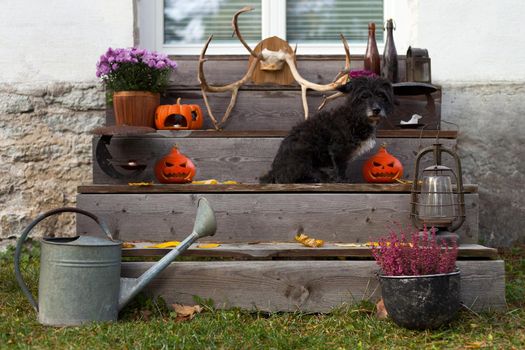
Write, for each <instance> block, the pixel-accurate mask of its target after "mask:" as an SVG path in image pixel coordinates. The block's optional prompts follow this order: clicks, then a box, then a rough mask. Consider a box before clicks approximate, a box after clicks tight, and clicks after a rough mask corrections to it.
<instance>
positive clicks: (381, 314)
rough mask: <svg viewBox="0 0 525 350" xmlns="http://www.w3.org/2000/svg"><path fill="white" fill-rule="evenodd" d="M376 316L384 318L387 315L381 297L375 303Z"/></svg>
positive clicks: (380, 318)
mask: <svg viewBox="0 0 525 350" xmlns="http://www.w3.org/2000/svg"><path fill="white" fill-rule="evenodd" d="M376 317H377V318H378V319H379V320H384V319H385V318H387V317H388V312H387V311H386V308H385V302H384V301H383V298H381V299H380V300H379V301H378V302H377V304H376Z"/></svg>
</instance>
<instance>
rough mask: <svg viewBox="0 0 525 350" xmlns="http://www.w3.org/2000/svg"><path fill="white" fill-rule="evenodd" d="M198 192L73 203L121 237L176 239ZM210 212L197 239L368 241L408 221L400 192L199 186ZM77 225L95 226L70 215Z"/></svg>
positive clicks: (471, 232)
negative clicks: (213, 223)
mask: <svg viewBox="0 0 525 350" xmlns="http://www.w3.org/2000/svg"><path fill="white" fill-rule="evenodd" d="M198 197H199V194H196V193H180V194H179V193H173V194H111V195H107V194H79V195H78V196H77V207H78V208H81V209H85V210H88V211H90V212H92V213H94V214H96V215H99V216H100V217H101V218H103V219H104V220H105V221H106V222H107V223H108V225H109V227H110V229H111V231H112V232H115V233H116V234H118V235H119V236H120V238H121V239H122V240H126V241H135V240H152V241H171V240H181V239H183V238H185V236H186V235H188V234H189V233H190V232H191V230H192V227H193V218H194V216H195V208H196V201H197V200H198ZM205 197H206V198H207V199H208V200H209V201H210V204H211V206H212V207H213V208H214V210H215V213H216V217H217V225H218V229H217V233H216V235H215V236H214V237H208V238H206V239H203V240H204V241H206V240H207V241H220V242H225V243H226V242H228V243H230V242H239V243H240V242H243V243H246V242H259V241H266V242H268V241H277V242H293V241H294V236H295V234H296V233H297V231H298V230H299V229H300V228H301V227H302V228H304V231H305V232H306V233H307V234H309V235H311V236H313V237H316V238H320V239H324V240H326V241H329V242H368V241H370V240H372V239H377V237H379V236H382V235H384V234H385V233H386V232H387V228H386V227H387V226H388V225H389V224H391V223H393V222H399V223H400V224H402V225H405V226H408V225H410V224H411V221H410V218H409V202H410V195H409V194H403V193H369V194H364V193H255V194H252V193H207V194H205ZM465 202H466V221H465V223H464V224H463V225H462V227H461V228H460V229H459V230H458V233H459V235H460V237H461V243H477V240H478V195H477V194H474V193H473V194H466V195H465ZM77 232H79V234H85V233H90V234H94V233H97V232H98V233H99V234H101V232H100V229H99V228H98V227H97V225H96V224H94V223H93V222H92V220H89V219H87V218H84V217H82V216H79V217H78V218H77Z"/></svg>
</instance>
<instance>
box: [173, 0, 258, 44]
mask: <svg viewBox="0 0 525 350" xmlns="http://www.w3.org/2000/svg"><path fill="white" fill-rule="evenodd" d="M245 6H251V7H253V8H254V10H253V11H251V12H248V13H244V14H242V15H241V16H240V17H239V21H238V23H239V28H240V29H241V33H242V35H243V37H244V39H245V40H247V41H260V40H261V1H260V0H254V1H241V0H189V1H188V0H164V44H167V45H169V44H195V43H203V42H204V41H206V39H207V38H208V36H210V35H211V34H213V41H214V42H217V41H218V42H223V43H224V42H226V43H227V42H238V40H237V39H236V38H235V37H232V32H233V30H232V27H231V19H232V16H233V14H234V13H235V12H237V11H238V10H240V9H241V8H243V7H245Z"/></svg>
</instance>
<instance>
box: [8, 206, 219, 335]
mask: <svg viewBox="0 0 525 350" xmlns="http://www.w3.org/2000/svg"><path fill="white" fill-rule="evenodd" d="M62 212H76V213H79V214H83V215H86V216H89V217H90V218H92V219H93V220H95V221H96V222H97V223H98V224H99V226H100V227H101V229H102V231H103V232H104V233H106V235H107V236H108V238H109V239H104V238H98V237H90V236H80V237H79V236H77V237H72V238H44V240H43V241H42V246H41V255H40V282H39V292H38V303H37V302H36V301H35V299H34V297H33V295H32V294H31V292H30V291H29V289H28V287H27V285H26V284H25V282H24V280H23V278H22V274H21V273H20V254H21V251H22V245H23V243H24V241H25V240H26V238H27V236H28V235H29V232H30V231H31V230H32V229H33V228H34V227H35V226H36V225H37V224H38V223H39V222H40V221H42V220H44V219H45V218H47V217H48V216H51V215H54V214H58V213H62ZM216 228H217V226H216V221H215V215H214V213H213V210H212V209H211V207H210V206H209V204H208V201H207V200H206V199H204V198H200V199H199V202H198V208H197V217H196V219H195V224H194V226H193V232H192V233H191V234H190V235H189V236H188V237H187V238H186V239H185V240H183V241H182V242H181V243H180V245H179V246H178V247H176V248H174V249H173V250H172V251H171V252H169V253H168V254H166V255H165V256H164V257H163V258H162V259H160V260H159V261H158V262H157V263H156V264H155V265H153V266H152V267H151V268H150V269H149V270H147V271H146V272H144V273H143V274H142V275H141V276H140V277H138V278H121V277H120V259H121V242H120V241H115V240H114V239H113V237H112V236H111V233H110V231H109V229H108V227H107V225H106V224H105V223H104V222H103V221H102V220H100V219H99V218H98V217H97V216H95V215H94V214H91V213H89V212H87V211H85V210H81V209H77V208H60V209H55V210H51V211H49V212H47V213H44V214H41V215H40V216H38V217H37V218H36V219H35V221H33V222H32V223H31V224H29V226H28V227H27V228H26V229H25V230H24V231H23V232H22V234H21V236H20V239H19V240H18V243H17V246H16V251H15V261H14V265H15V276H16V279H17V281H18V284H19V285H20V288H22V291H23V292H24V294H25V295H26V297H27V298H28V299H29V302H30V303H31V305H33V308H34V309H35V311H36V312H37V313H38V320H39V321H40V323H42V324H45V325H52V326H71V325H81V324H84V323H89V322H93V321H116V320H117V317H118V312H119V310H121V309H122V308H123V307H124V306H125V305H126V304H127V303H128V302H129V301H130V300H131V299H132V298H133V297H134V296H135V295H137V294H138V293H139V292H140V291H141V290H142V289H143V288H144V287H145V286H146V285H147V284H148V283H149V282H151V280H152V279H153V278H154V277H155V276H157V275H158V274H159V273H160V272H161V271H162V270H164V269H165V268H166V267H167V266H169V264H170V263H171V262H172V261H173V260H174V259H175V258H176V257H177V256H179V255H180V254H181V253H182V252H183V251H185V250H186V249H187V248H188V247H189V246H190V245H191V244H192V243H193V242H195V241H196V240H197V239H199V238H201V237H204V236H212V235H213V234H215V231H216Z"/></svg>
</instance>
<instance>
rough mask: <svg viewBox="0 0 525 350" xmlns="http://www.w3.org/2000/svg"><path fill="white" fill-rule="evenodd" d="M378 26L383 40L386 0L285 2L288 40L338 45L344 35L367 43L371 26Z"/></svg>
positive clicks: (379, 39) (353, 40) (378, 32)
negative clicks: (372, 24)
mask: <svg viewBox="0 0 525 350" xmlns="http://www.w3.org/2000/svg"><path fill="white" fill-rule="evenodd" d="M369 22H375V23H376V28H377V29H376V39H377V41H378V42H382V41H383V35H382V31H381V29H380V28H382V27H383V0H367V1H363V0H316V1H311V0H286V32H287V40H288V41H289V42H290V43H295V42H336V41H339V33H343V34H344V35H345V37H346V38H347V40H349V41H352V42H366V41H367V38H368V23H369Z"/></svg>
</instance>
